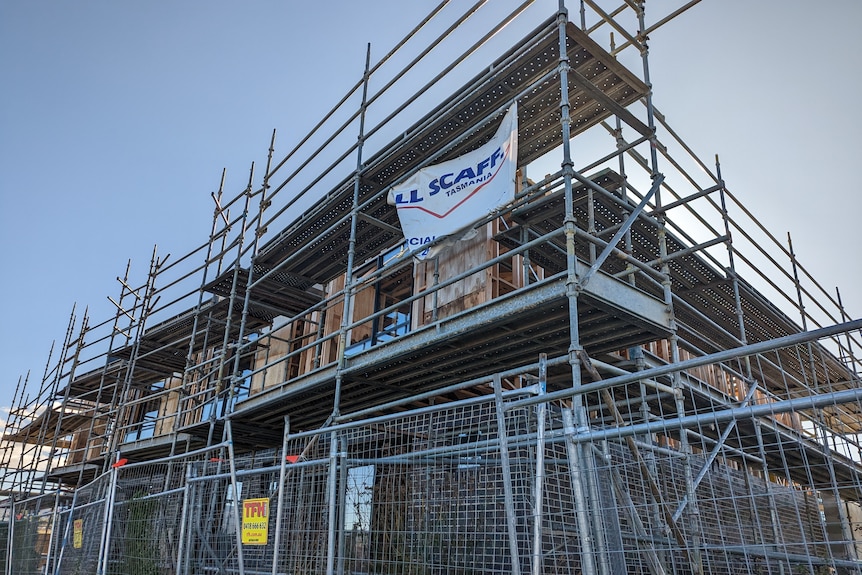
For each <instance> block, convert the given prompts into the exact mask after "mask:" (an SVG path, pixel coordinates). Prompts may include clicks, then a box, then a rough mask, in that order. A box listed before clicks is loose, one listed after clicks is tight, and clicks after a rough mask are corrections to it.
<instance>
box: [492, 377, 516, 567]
mask: <svg viewBox="0 0 862 575" xmlns="http://www.w3.org/2000/svg"><path fill="white" fill-rule="evenodd" d="M494 400H495V406H496V408H497V437H498V438H499V440H500V464H501V467H502V471H503V496H504V498H505V503H506V531H507V532H508V535H509V555H510V556H511V558H512V575H521V559H520V556H519V554H518V531H517V523H516V519H515V497H514V495H513V494H512V467H511V464H510V461H509V438H508V436H507V434H506V414H505V412H504V409H503V384H502V381H501V379H500V374H499V373H495V374H494Z"/></svg>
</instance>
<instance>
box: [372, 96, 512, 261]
mask: <svg viewBox="0 0 862 575" xmlns="http://www.w3.org/2000/svg"><path fill="white" fill-rule="evenodd" d="M517 162H518V109H517V105H516V104H513V105H512V106H511V107H510V108H509V110H508V111H507V112H506V116H505V117H504V118H503V122H502V123H501V124H500V127H499V128H497V132H496V133H495V134H494V137H493V138H491V140H490V141H489V142H487V143H486V144H484V145H483V146H481V147H480V148H478V149H476V150H474V151H472V152H469V153H467V154H464V155H463V156H459V157H458V158H455V159H454V160H448V161H446V162H441V163H439V164H435V165H433V166H428V167H425V168H421V169H420V170H419V171H417V172H416V173H415V174H413V176H411V177H410V179H408V180H407V181H406V182H404V183H403V184H401V185H400V186H399V187H398V188H393V189H391V190H390V191H389V195H388V198H387V200H388V202H389V204H391V205H394V206H395V207H396V209H397V210H398V219H399V221H400V222H401V229H402V230H403V231H404V237H405V240H406V242H407V247H408V248H409V249H410V250H411V251H412V250H416V249H417V248H419V247H421V246H425V245H427V244H430V243H431V242H433V241H434V240H436V239H437V238H439V237H444V236H450V235H453V234H456V233H458V232H460V231H463V230H466V229H467V228H469V227H470V226H471V225H472V224H474V223H476V222H477V221H479V220H481V219H482V218H483V217H485V216H487V215H490V214H493V213H494V212H495V211H497V210H499V209H500V208H503V207H505V206H506V205H507V204H509V203H511V202H512V201H513V200H514V198H515V171H516V169H517ZM429 255H434V254H431V253H429V250H427V249H426V250H424V251H422V252H419V253H418V255H417V256H416V257H417V258H418V259H424V258H426V257H428V256H429Z"/></svg>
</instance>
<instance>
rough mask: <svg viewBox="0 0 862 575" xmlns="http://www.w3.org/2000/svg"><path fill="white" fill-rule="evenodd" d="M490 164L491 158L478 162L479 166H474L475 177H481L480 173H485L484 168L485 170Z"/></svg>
mask: <svg viewBox="0 0 862 575" xmlns="http://www.w3.org/2000/svg"><path fill="white" fill-rule="evenodd" d="M490 163H491V158H485V159H484V160H482V161H481V162H479V165H478V166H476V175H477V176H481V175H482V172H484V171H485V168H487V167H488V164H490Z"/></svg>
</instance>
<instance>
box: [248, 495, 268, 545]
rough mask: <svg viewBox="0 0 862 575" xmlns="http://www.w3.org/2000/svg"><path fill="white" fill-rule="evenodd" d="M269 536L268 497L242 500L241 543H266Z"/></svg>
mask: <svg viewBox="0 0 862 575" xmlns="http://www.w3.org/2000/svg"><path fill="white" fill-rule="evenodd" d="M268 536H269V499H267V498H265V497H264V498H260V499H244V500H243V502H242V544H243V545H266V540H267V537H268Z"/></svg>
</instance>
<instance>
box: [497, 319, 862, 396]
mask: <svg viewBox="0 0 862 575" xmlns="http://www.w3.org/2000/svg"><path fill="white" fill-rule="evenodd" d="M860 329H862V319H857V320H854V321H849V322H846V323H840V324H837V325H834V326H830V327H824V328H820V329H816V330H813V331H805V332H800V333H795V334H792V335H786V336H784V337H779V338H775V339H771V340H767V341H762V342H758V343H752V344H749V345H744V346H740V347H735V348H733V349H727V350H723V351H719V352H716V353H713V354H710V355H705V356H703V357H695V358H692V359H687V360H684V361H679V362H677V363H669V364H667V365H662V366H659V367H653V368H650V369H646V370H644V371H638V372H634V373H630V374H628V375H620V376H617V377H612V378H609V379H605V380H602V381H600V382H596V383H588V384H584V385H582V386H581V387H580V389H579V390H573V389H562V390H559V391H552V392H549V393H548V394H547V395H546V396H545V398H544V399H545V400H546V401H558V400H564V399H570V398H571V397H572V396H573V395H575V394H585V393H590V392H593V391H601V390H602V389H608V388H611V387H615V386H618V385H625V384H628V383H633V382H636V381H638V380H640V379H654V378H657V377H659V376H662V375H668V374H673V373H674V372H678V371H685V370H687V369H691V368H695V367H701V366H704V365H709V364H712V363H721V362H724V361H728V360H731V359H737V358H739V357H745V356H746V355H757V354H760V353H764V352H767V351H773V350H776V349H780V348H783V347H790V346H793V345H798V344H800V343H806V342H809V341H814V340H816V339H822V338H826V337H831V336H834V335H837V334H842V333H845V332H849V331H856V330H860ZM540 401H541V400H537V399H536V398H528V399H522V400H521V401H518V402H516V403H513V404H511V405H510V406H509V407H508V408H509V409H514V408H516V407H523V406H526V405H534V404H537V403H539V402H540ZM771 405H777V403H773V404H771Z"/></svg>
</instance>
